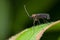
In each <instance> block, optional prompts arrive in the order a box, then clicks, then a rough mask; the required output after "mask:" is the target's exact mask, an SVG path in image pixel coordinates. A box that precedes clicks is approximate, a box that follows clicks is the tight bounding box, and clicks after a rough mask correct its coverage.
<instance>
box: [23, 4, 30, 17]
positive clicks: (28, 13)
mask: <svg viewBox="0 0 60 40" xmlns="http://www.w3.org/2000/svg"><path fill="white" fill-rule="evenodd" d="M24 9H25V12H26V14H27V15H28V16H29V17H30V15H29V13H28V11H27V9H26V5H24Z"/></svg>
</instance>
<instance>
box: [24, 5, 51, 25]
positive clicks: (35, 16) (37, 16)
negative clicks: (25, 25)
mask: <svg viewBox="0 0 60 40" xmlns="http://www.w3.org/2000/svg"><path fill="white" fill-rule="evenodd" d="M24 9H25V11H26V13H27V15H28V17H30V18H33V20H34V22H33V25H35V22H36V21H38V23H39V24H40V21H39V19H43V21H44V22H47V20H49V19H50V15H49V14H47V13H40V14H32V16H30V15H29V13H28V11H27V9H26V6H25V5H24ZM45 19H47V20H45Z"/></svg>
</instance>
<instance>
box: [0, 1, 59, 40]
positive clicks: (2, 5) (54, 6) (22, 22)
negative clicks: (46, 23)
mask: <svg viewBox="0 0 60 40" xmlns="http://www.w3.org/2000/svg"><path fill="white" fill-rule="evenodd" d="M24 5H26V7H27V10H28V12H29V14H30V15H32V14H34V13H49V14H50V17H51V19H50V21H56V20H59V19H60V0H0V40H5V39H7V38H9V37H10V36H12V35H14V34H16V33H18V32H20V31H22V30H23V29H25V28H28V27H31V26H32V23H33V21H32V19H30V18H29V17H28V16H27V14H26V12H25V10H24V7H23V6H24ZM59 32H60V31H57V32H52V33H51V32H47V33H46V34H51V35H52V36H54V35H55V34H54V33H56V34H57V33H59ZM53 34H54V35H53ZM58 35H60V34H58ZM49 38H50V35H49ZM59 38H60V36H59V37H58V39H59ZM42 39H43V38H42ZM46 40H47V39H46ZM52 40H57V39H52Z"/></svg>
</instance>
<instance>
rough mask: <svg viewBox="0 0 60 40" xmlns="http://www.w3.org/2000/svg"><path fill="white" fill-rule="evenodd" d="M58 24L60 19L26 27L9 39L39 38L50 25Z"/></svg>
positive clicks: (37, 39) (32, 39) (59, 24)
mask: <svg viewBox="0 0 60 40" xmlns="http://www.w3.org/2000/svg"><path fill="white" fill-rule="evenodd" d="M55 26H56V27H57V26H60V20H59V21H56V22H51V23H45V24H40V25H37V26H33V27H31V28H28V29H26V30H24V31H22V32H20V33H18V34H16V35H15V36H13V37H11V38H10V40H39V39H41V37H42V35H43V33H44V32H45V31H46V30H47V29H48V28H50V27H55Z"/></svg>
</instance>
